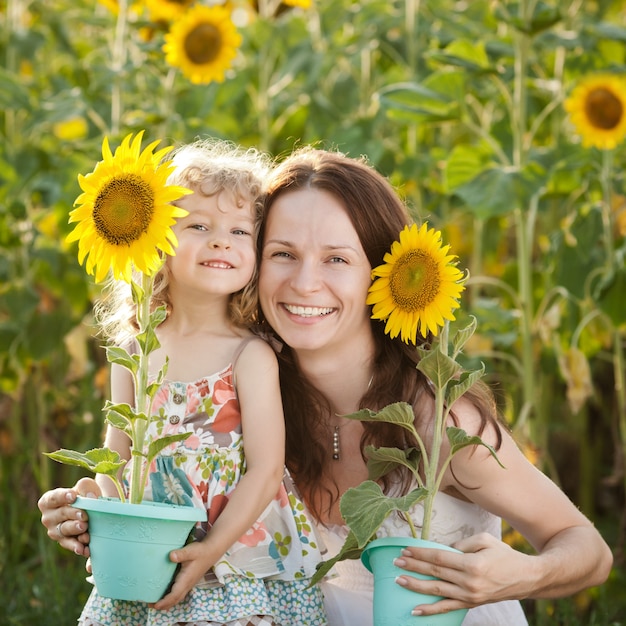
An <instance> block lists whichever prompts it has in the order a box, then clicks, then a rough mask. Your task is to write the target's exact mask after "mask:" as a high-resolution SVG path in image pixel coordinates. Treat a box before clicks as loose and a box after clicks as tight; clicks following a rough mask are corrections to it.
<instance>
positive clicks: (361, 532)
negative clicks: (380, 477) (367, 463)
mask: <svg viewBox="0 0 626 626" xmlns="http://www.w3.org/2000/svg"><path fill="white" fill-rule="evenodd" d="M427 493H428V492H427V491H426V490H425V489H422V488H418V489H414V490H413V491H411V492H409V493H408V494H407V495H405V496H401V497H398V498H392V497H389V496H387V495H385V494H384V493H383V491H382V489H381V488H380V485H379V484H378V483H375V482H374V481H373V480H366V481H364V482H362V483H361V484H360V485H359V486H358V487H351V488H350V489H348V490H347V491H346V492H345V493H344V494H343V496H342V497H341V502H340V504H339V509H340V511H341V515H342V517H343V518H344V519H345V521H346V524H347V525H348V526H349V527H350V530H351V531H352V532H353V533H354V536H355V537H356V540H357V546H358V547H359V548H363V547H364V546H365V545H366V544H367V543H369V542H370V541H371V540H372V538H373V537H374V535H375V534H376V532H377V531H378V529H379V528H380V526H381V525H382V523H383V522H384V521H385V519H387V517H388V516H389V515H390V514H391V513H393V511H402V512H403V513H406V512H407V511H409V510H410V509H411V508H412V507H413V506H414V505H415V504H416V503H417V502H420V501H421V500H423V499H424V498H425V497H426V495H427Z"/></svg>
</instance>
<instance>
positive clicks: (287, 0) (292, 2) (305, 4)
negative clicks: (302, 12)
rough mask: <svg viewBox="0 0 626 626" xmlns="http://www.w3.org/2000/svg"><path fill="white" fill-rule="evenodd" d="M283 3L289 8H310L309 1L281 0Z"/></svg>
mask: <svg viewBox="0 0 626 626" xmlns="http://www.w3.org/2000/svg"><path fill="white" fill-rule="evenodd" d="M283 3H284V4H286V5H287V6H289V7H300V8H302V9H309V8H311V0H283Z"/></svg>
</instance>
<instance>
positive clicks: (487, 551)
mask: <svg viewBox="0 0 626 626" xmlns="http://www.w3.org/2000/svg"><path fill="white" fill-rule="evenodd" d="M455 414H456V415H457V417H458V418H459V420H460V426H461V427H462V428H464V429H465V430H466V431H467V432H476V431H477V424H478V414H477V412H476V409H475V408H474V407H473V406H472V405H471V404H470V403H469V402H467V401H464V400H461V401H459V402H458V403H457V406H455ZM482 438H483V440H484V441H486V442H487V443H490V444H495V430H494V428H487V430H486V432H485V433H484V435H483V437H482ZM498 457H499V459H500V461H501V462H502V464H503V465H504V469H503V468H502V467H500V466H499V465H498V464H497V462H496V461H495V460H494V459H493V457H492V456H491V455H490V454H489V453H488V452H487V451H486V450H485V449H484V448H482V447H478V448H465V449H464V450H462V451H461V452H459V453H458V454H457V455H455V457H454V460H453V463H452V470H453V471H451V470H450V469H449V470H448V472H447V474H446V478H445V484H444V485H443V488H445V487H449V488H453V489H455V490H457V491H458V492H460V493H461V494H462V495H463V496H465V497H466V498H467V499H468V500H470V501H471V502H474V503H476V504H478V505H479V506H481V507H482V508H484V509H485V510H487V511H490V512H491V513H493V514H495V515H498V516H499V517H502V518H503V519H505V520H506V521H507V522H508V523H509V524H510V525H511V526H512V527H513V528H514V529H516V530H517V531H519V532H520V533H521V534H522V535H523V536H524V537H525V538H526V539H527V540H528V541H529V543H530V544H531V545H532V547H533V548H534V549H535V550H536V554H533V555H527V554H523V553H521V552H519V551H516V550H514V549H512V548H510V547H509V546H508V545H506V544H505V543H503V542H502V541H499V540H497V539H495V538H493V537H491V536H490V535H487V534H485V533H483V534H480V535H476V536H474V537H468V538H466V539H463V540H461V541H459V542H457V543H456V544H455V545H454V547H455V548H457V549H459V550H461V551H462V552H463V553H464V554H461V555H457V554H453V553H448V552H444V551H427V550H419V549H417V548H410V549H409V550H408V551H407V553H406V556H403V557H402V559H401V566H402V567H404V568H405V569H407V570H410V571H419V572H421V573H425V574H431V575H434V576H437V577H439V578H441V579H442V580H441V581H416V579H413V578H412V577H408V576H406V577H404V576H403V577H400V579H399V580H398V582H399V584H402V585H403V586H406V587H409V588H411V589H414V590H416V591H421V592H422V593H433V592H434V593H436V594H437V595H443V596H444V597H445V598H448V599H446V600H442V601H440V602H437V603H435V604H433V605H430V606H420V607H418V608H419V610H420V611H421V613H422V614H424V615H427V614H434V613H440V612H443V611H449V610H453V609H457V608H462V607H472V606H477V605H479V604H485V603H488V602H496V601H499V600H507V599H522V598H528V597H531V598H554V597H562V596H567V595H571V594H573V593H576V592H577V591H580V590H581V589H584V588H587V587H591V586H594V585H598V584H601V583H603V582H604V581H605V580H606V578H607V577H608V575H609V573H610V570H611V566H612V563H613V557H612V554H611V550H610V548H609V547H608V545H607V544H606V542H605V541H604V540H603V539H602V537H601V535H600V534H599V533H598V531H597V530H596V529H595V528H594V526H593V524H592V523H591V522H590V521H589V520H588V519H587V518H586V517H585V516H584V515H583V514H582V513H581V512H580V511H579V510H578V509H577V508H576V507H575V506H574V505H573V504H572V502H571V501H570V500H569V499H568V498H567V496H566V495H565V494H564V493H563V492H562V491H561V490H560V489H559V488H558V487H557V486H556V485H555V484H554V483H553V482H552V481H551V480H550V479H548V478H547V477H546V476H545V475H544V474H543V473H542V472H540V471H539V470H538V469H536V468H535V467H534V466H533V465H532V464H531V463H530V462H529V461H528V460H527V459H526V458H525V457H524V455H523V454H522V453H521V451H520V450H519V448H518V447H517V445H516V444H515V442H514V441H513V439H512V438H511V437H510V435H509V434H508V433H506V432H503V441H502V446H501V447H500V449H499V451H498ZM402 563H403V564H402Z"/></svg>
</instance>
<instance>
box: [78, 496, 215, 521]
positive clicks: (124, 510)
mask: <svg viewBox="0 0 626 626" xmlns="http://www.w3.org/2000/svg"><path fill="white" fill-rule="evenodd" d="M72 506H74V507H76V508H77V509H84V510H86V511H97V512H102V513H113V514H117V515H126V516H129V517H143V518H150V519H176V520H181V521H188V522H202V521H205V520H206V518H207V517H206V510H205V509H200V508H198V507H194V506H186V505H180V504H171V503H169V502H152V501H148V500H144V501H143V502H141V503H140V504H131V503H130V502H121V501H120V500H119V499H118V498H109V497H105V496H101V497H99V498H86V497H84V496H77V497H76V501H75V502H74V504H73V505H72Z"/></svg>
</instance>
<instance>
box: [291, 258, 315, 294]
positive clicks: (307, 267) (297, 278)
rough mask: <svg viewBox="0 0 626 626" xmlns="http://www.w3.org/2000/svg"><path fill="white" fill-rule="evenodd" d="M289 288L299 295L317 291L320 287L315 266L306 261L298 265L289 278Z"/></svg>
mask: <svg viewBox="0 0 626 626" xmlns="http://www.w3.org/2000/svg"><path fill="white" fill-rule="evenodd" d="M291 286H292V288H293V290H294V291H296V292H299V293H308V292H311V291H317V290H318V289H319V287H320V274H319V271H318V268H317V266H316V265H315V264H314V263H309V262H306V261H304V262H301V263H298V264H297V266H296V267H295V268H294V271H293V274H292V276H291Z"/></svg>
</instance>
